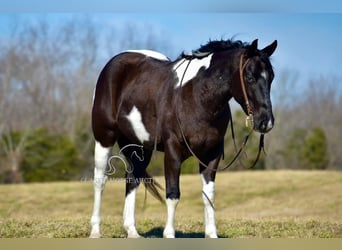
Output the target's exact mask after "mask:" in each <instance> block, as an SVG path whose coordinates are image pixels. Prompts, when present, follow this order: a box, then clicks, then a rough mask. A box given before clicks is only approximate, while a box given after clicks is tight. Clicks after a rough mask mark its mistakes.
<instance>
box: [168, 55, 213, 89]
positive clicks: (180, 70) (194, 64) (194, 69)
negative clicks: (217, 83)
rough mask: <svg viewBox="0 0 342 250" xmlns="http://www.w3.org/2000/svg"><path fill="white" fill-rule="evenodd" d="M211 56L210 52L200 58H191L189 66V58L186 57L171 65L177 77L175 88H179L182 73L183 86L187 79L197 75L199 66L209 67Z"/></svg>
mask: <svg viewBox="0 0 342 250" xmlns="http://www.w3.org/2000/svg"><path fill="white" fill-rule="evenodd" d="M212 56H213V54H210V55H209V56H207V57H204V58H202V59H193V60H191V62H190V65H189V66H188V64H189V60H187V59H181V60H180V61H179V62H177V63H176V64H175V65H174V66H173V70H174V71H175V72H176V74H177V78H178V81H177V83H176V85H175V88H179V87H180V86H181V80H182V77H183V74H184V78H183V82H182V86H184V85H185V84H186V83H187V82H188V81H190V80H191V79H192V78H194V77H195V76H196V75H197V73H198V71H199V69H200V68H202V67H204V68H205V69H207V68H209V66H210V62H211V57H212ZM187 67H188V68H187ZM184 72H185V73H184Z"/></svg>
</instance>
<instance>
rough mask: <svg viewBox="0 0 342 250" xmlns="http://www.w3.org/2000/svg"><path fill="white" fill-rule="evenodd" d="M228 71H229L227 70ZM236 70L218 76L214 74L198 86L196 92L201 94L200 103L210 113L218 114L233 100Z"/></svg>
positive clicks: (202, 80)
mask: <svg viewBox="0 0 342 250" xmlns="http://www.w3.org/2000/svg"><path fill="white" fill-rule="evenodd" d="M227 71H228V69H227ZM234 74H236V70H235V71H234V70H233V69H232V70H231V72H225V74H222V75H218V74H216V73H213V74H212V75H211V76H210V77H208V78H207V79H205V78H204V79H201V80H200V84H196V88H197V90H196V92H197V93H200V94H199V95H198V96H197V98H198V102H200V103H201V105H202V106H203V107H204V108H205V109H206V110H207V111H208V112H212V113H213V114H214V113H218V112H220V111H221V110H223V109H225V108H226V105H227V103H228V101H229V100H230V99H231V98H232V87H231V86H232V84H233V81H234Z"/></svg>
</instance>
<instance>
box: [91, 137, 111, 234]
mask: <svg viewBox="0 0 342 250" xmlns="http://www.w3.org/2000/svg"><path fill="white" fill-rule="evenodd" d="M110 151H111V147H109V148H105V147H102V146H101V144H100V143H99V142H96V143H95V169H94V208H93V214H92V216H91V220H90V223H91V226H92V229H91V233H90V238H99V237H101V233H100V222H101V218H100V214H101V196H102V191H103V189H104V186H105V184H106V181H107V176H106V175H105V171H106V167H107V160H108V157H109V154H110Z"/></svg>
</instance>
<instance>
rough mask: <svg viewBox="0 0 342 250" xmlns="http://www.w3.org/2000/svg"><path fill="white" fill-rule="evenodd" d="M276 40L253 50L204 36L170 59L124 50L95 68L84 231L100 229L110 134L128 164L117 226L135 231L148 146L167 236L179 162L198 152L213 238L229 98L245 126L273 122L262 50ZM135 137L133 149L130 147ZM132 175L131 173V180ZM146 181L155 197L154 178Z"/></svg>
mask: <svg viewBox="0 0 342 250" xmlns="http://www.w3.org/2000/svg"><path fill="white" fill-rule="evenodd" d="M276 47H277V41H274V42H273V43H272V44H270V45H269V46H267V47H265V48H263V49H261V50H259V49H258V48H257V40H254V41H253V42H252V43H251V44H248V43H243V42H241V41H231V40H227V41H225V40H221V41H210V42H209V43H207V44H206V45H204V46H201V47H200V48H199V49H198V50H197V51H195V52H194V54H193V55H184V54H182V55H181V56H180V57H179V58H178V59H177V60H175V61H170V60H169V59H168V58H167V57H166V56H164V55H162V54H160V53H158V52H155V51H149V50H138V51H126V52H123V53H120V54H118V55H116V56H115V57H113V58H112V59H111V60H110V61H109V62H108V63H107V65H106V66H105V67H104V68H103V70H102V72H101V73H100V76H99V79H98V82H97V85H96V89H95V95H94V104H93V109H92V128H93V133H94V137H95V140H96V144H95V170H94V191H95V195H94V210H93V214H92V217H91V225H92V231H91V235H90V236H91V237H100V207H101V195H102V191H103V189H104V186H105V183H106V180H107V177H106V174H105V171H106V166H107V160H108V157H109V156H110V153H111V149H112V146H113V145H114V144H115V142H118V144H119V147H120V148H125V147H126V148H125V150H123V151H122V152H123V154H124V155H125V157H126V158H127V161H128V162H129V164H130V166H131V169H132V171H127V173H126V179H127V181H126V198H125V206H124V212H123V216H124V228H125V230H126V231H127V236H128V237H139V234H138V232H137V229H136V225H135V198H136V191H137V188H138V186H139V184H140V182H144V180H147V179H149V180H150V177H149V175H148V174H147V172H146V167H147V165H148V164H149V162H150V159H151V155H152V152H153V150H154V149H157V150H159V151H162V152H164V153H165V154H164V169H165V182H166V206H167V219H166V226H165V229H164V232H163V236H164V237H166V238H173V237H175V229H174V217H175V211H176V207H177V204H178V201H179V199H180V190H179V175H180V171H181V169H180V168H181V163H182V162H183V161H184V160H186V159H187V158H188V157H190V156H191V155H193V154H194V155H196V157H198V159H200V164H199V172H200V174H201V176H202V180H203V195H202V196H203V197H202V198H203V202H204V222H205V236H206V237H211V238H216V237H217V232H216V224H215V215H214V209H213V207H212V203H213V202H214V183H215V175H216V171H217V168H218V163H219V161H220V158H221V156H222V154H223V140H224V135H225V132H226V129H227V125H228V123H229V120H230V116H231V114H230V110H229V106H228V105H229V104H228V101H229V100H230V99H231V98H232V97H234V99H235V100H236V101H237V102H238V103H239V104H240V105H241V107H242V109H243V110H244V111H245V112H246V113H247V114H248V115H249V116H250V118H251V119H253V129H254V130H255V131H258V132H260V133H267V132H268V131H270V130H271V129H272V127H273V124H274V118H273V113H272V105H271V100H270V89H271V82H272V80H273V77H274V73H273V69H272V65H271V63H270V59H269V58H270V56H271V55H272V54H273V52H274V51H275V49H276ZM131 144H135V145H140V146H141V148H142V150H141V151H142V152H141V154H142V155H140V156H139V157H138V156H137V154H134V152H135V151H137V147H135V146H131V147H127V145H131ZM132 180H133V181H132ZM144 184H145V185H146V187H147V188H148V189H149V190H150V191H152V193H154V194H155V195H156V196H157V197H159V198H161V196H160V195H159V193H158V190H157V187H158V186H157V184H156V183H155V182H154V181H152V182H151V181H148V182H147V181H146V183H144Z"/></svg>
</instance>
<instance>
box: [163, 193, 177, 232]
mask: <svg viewBox="0 0 342 250" xmlns="http://www.w3.org/2000/svg"><path fill="white" fill-rule="evenodd" d="M178 202H179V200H178V199H166V206H167V220H166V225H165V229H164V232H163V236H164V238H175V228H174V221H175V213H176V207H177V205H178Z"/></svg>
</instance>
